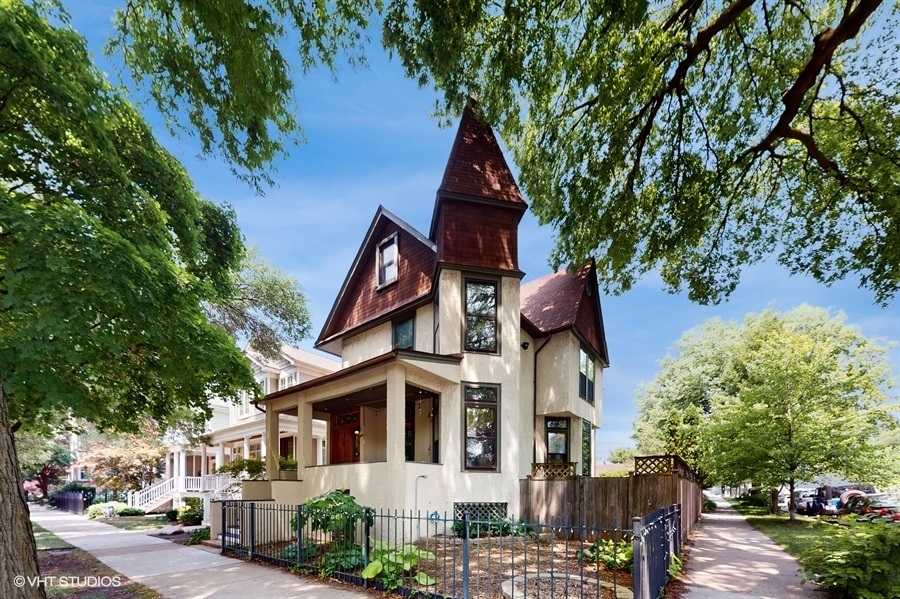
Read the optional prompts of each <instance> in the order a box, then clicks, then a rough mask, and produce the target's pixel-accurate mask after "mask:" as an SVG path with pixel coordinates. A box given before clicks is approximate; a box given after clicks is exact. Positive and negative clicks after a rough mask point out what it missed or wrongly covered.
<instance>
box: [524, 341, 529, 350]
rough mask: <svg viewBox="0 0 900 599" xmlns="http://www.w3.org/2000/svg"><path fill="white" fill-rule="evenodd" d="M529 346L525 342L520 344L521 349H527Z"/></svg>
mask: <svg viewBox="0 0 900 599" xmlns="http://www.w3.org/2000/svg"><path fill="white" fill-rule="evenodd" d="M529 345H531V344H530V343H528V342H527V341H523V342H522V349H528V346H529Z"/></svg>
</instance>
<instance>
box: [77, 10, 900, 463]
mask: <svg viewBox="0 0 900 599" xmlns="http://www.w3.org/2000/svg"><path fill="white" fill-rule="evenodd" d="M122 4H123V3H120V2H88V1H84V0H81V1H74V2H66V3H65V5H66V6H67V8H68V10H69V11H70V12H71V13H72V17H73V26H74V27H75V29H76V30H78V31H79V32H80V33H81V34H82V35H84V36H85V37H86V38H88V41H89V45H90V47H91V49H92V50H93V51H94V54H95V57H96V58H97V60H98V64H99V65H100V67H101V69H102V70H104V71H106V72H108V73H109V74H110V75H112V76H113V77H114V76H115V64H116V63H115V62H112V63H111V62H109V60H107V59H106V58H105V57H103V56H101V55H100V48H101V47H102V44H103V42H104V40H105V38H106V35H107V34H108V32H109V31H110V29H111V25H110V19H111V16H112V13H113V10H114V9H115V8H118V7H120V6H121V5H122ZM114 60H115V59H114ZM369 61H370V67H369V68H368V69H367V70H360V71H352V70H349V69H347V70H345V71H343V72H341V73H339V75H338V81H337V82H336V83H335V82H334V81H333V80H332V78H331V76H330V75H329V74H327V73H324V72H318V73H314V74H313V75H311V76H309V77H306V78H305V79H303V80H302V81H298V89H299V93H298V94H297V104H298V119H299V121H300V122H301V123H302V125H303V126H304V128H305V136H306V142H305V143H304V144H301V145H298V146H296V147H293V148H291V156H290V158H289V159H288V160H286V161H284V162H282V163H280V164H278V165H277V172H275V173H274V178H275V180H276V187H275V188H272V189H269V190H267V191H266V193H265V195H264V196H258V195H256V194H255V192H254V191H253V190H252V189H251V188H250V187H249V186H248V185H246V184H245V183H243V182H241V181H239V180H237V179H235V178H234V177H233V176H232V175H231V173H230V171H229V169H228V167H227V166H226V165H224V164H222V163H221V162H220V161H218V160H216V159H212V158H207V159H198V157H197V154H198V145H197V144H196V143H195V140H192V139H190V138H187V137H184V138H181V139H175V138H172V137H171V136H170V135H168V134H167V133H166V132H165V129H164V127H163V125H162V122H161V120H160V118H159V117H158V116H157V115H156V114H155V112H154V111H153V110H151V109H150V108H149V107H148V106H146V104H145V105H144V106H143V112H144V114H145V116H146V117H147V118H148V121H149V122H150V123H151V124H152V125H153V126H154V128H155V130H156V131H157V134H158V136H159V139H160V140H161V142H162V143H163V144H164V145H165V146H166V147H167V148H168V149H169V150H170V151H171V152H172V153H173V154H174V155H175V156H176V157H177V158H178V159H180V160H181V161H182V163H183V164H184V165H185V167H186V168H187V170H188V172H189V174H190V176H191V178H192V179H193V180H194V182H195V184H196V186H197V188H198V189H199V190H200V192H201V193H202V194H203V195H204V196H205V197H207V198H209V199H211V200H214V201H217V202H227V203H229V204H231V205H233V206H234V207H235V210H236V211H237V215H238V222H239V224H240V226H241V229H242V231H243V233H244V235H245V237H246V239H247V241H248V243H251V244H255V245H258V246H259V247H260V249H261V253H262V256H263V257H264V258H265V259H267V260H268V261H269V262H271V263H272V264H274V265H275V266H277V267H278V268H280V269H282V270H284V271H285V272H287V273H289V274H291V275H293V276H295V277H296V278H297V279H298V281H299V282H300V284H301V286H302V287H303V289H304V291H305V293H306V296H307V298H308V300H309V305H310V308H311V310H312V315H313V331H314V333H313V336H316V335H317V334H318V332H319V331H320V330H321V327H322V325H323V323H324V319H325V317H326V316H327V315H328V312H329V310H330V309H331V306H332V303H333V302H334V299H335V297H336V295H337V293H338V291H339V289H340V286H341V283H342V282H343V279H344V276H345V275H346V273H347V270H348V268H349V267H350V264H351V262H352V260H353V258H354V256H355V255H356V252H357V250H358V248H359V244H360V243H361V242H362V238H363V236H364V234H365V232H366V230H367V228H368V226H369V223H370V222H371V220H372V217H373V216H374V214H375V211H376V210H377V208H378V206H379V204H381V205H384V206H385V207H386V208H387V209H388V210H390V211H391V212H393V213H394V214H396V215H397V216H399V217H400V218H402V219H404V220H405V221H406V222H408V223H409V224H411V225H412V226H414V227H416V228H417V229H418V230H419V231H421V232H423V233H424V234H426V235H427V233H428V230H429V225H430V221H431V214H432V208H433V206H434V198H435V192H436V190H437V187H438V185H439V184H440V181H441V177H442V175H443V171H444V166H445V165H446V161H447V157H448V155H449V152H450V147H451V145H452V143H453V137H454V135H455V123H454V126H453V127H450V128H446V129H442V128H439V127H438V124H437V121H436V120H435V119H434V118H433V117H432V116H431V111H432V110H433V108H434V103H435V100H436V98H437V95H436V94H435V93H434V92H432V91H430V90H427V89H419V88H418V86H417V85H416V84H415V83H414V82H412V81H409V80H407V79H406V78H405V77H404V76H403V72H402V69H401V67H400V65H399V63H397V62H396V61H391V60H390V59H389V58H388V56H387V54H386V53H385V52H384V51H382V50H380V48H378V47H377V46H376V47H374V48H373V51H372V52H371V53H370V56H369ZM132 99H133V100H135V101H141V100H146V99H147V96H146V94H140V93H136V94H133V96H132ZM507 160H509V161H511V158H510V156H509V154H508V153H507ZM511 166H512V168H513V170H514V172H515V169H516V167H515V165H514V164H511ZM623 226H624V224H623ZM552 247H553V231H552V230H551V229H550V228H548V227H539V226H538V225H537V221H536V219H535V218H534V217H533V216H532V215H531V214H530V213H528V214H526V216H525V218H524V219H523V221H522V224H521V226H520V229H519V252H520V255H519V261H520V268H521V269H522V270H524V271H525V273H526V276H525V281H528V280H531V279H534V278H537V277H540V276H542V275H544V274H547V273H548V272H550V267H549V265H548V262H547V258H548V256H549V253H550V250H551V248H552ZM803 303H807V304H811V305H815V306H821V307H826V308H829V309H831V310H833V311H837V310H840V311H843V312H844V313H845V314H846V315H847V322H848V323H850V324H852V325H856V326H858V327H859V328H860V330H861V331H862V332H863V334H865V335H866V336H868V337H875V338H882V339H884V340H885V341H886V342H887V341H890V342H893V343H894V344H895V345H894V347H893V349H892V350H891V363H892V365H893V371H894V375H895V377H896V376H898V375H900V345H898V341H900V301H898V300H895V301H894V302H892V304H891V305H890V306H888V307H887V308H881V307H879V306H876V305H874V304H873V302H872V299H871V294H870V293H869V292H866V291H862V290H859V289H858V288H857V286H856V284H855V282H853V281H845V282H840V283H838V284H836V285H833V286H831V287H825V286H823V285H821V284H818V283H816V282H814V281H812V280H811V279H809V278H807V277H799V276H793V277H792V276H789V275H788V273H787V271H785V270H784V269H783V268H781V267H780V266H778V265H775V264H774V263H767V264H762V265H758V266H754V267H752V268H748V269H746V270H745V271H744V273H743V276H742V279H741V285H740V286H739V287H738V289H737V291H736V292H735V293H734V294H733V295H732V297H731V299H730V300H729V301H728V302H727V303H723V304H721V305H718V306H699V305H696V304H693V303H691V302H690V301H688V299H687V297H686V296H685V295H683V294H682V295H670V294H668V293H666V292H665V291H663V289H662V284H661V282H660V280H659V278H658V277H655V276H650V277H647V278H645V279H644V280H642V281H640V282H638V284H637V285H635V287H634V288H633V289H632V290H631V291H629V292H628V293H626V294H624V295H621V296H617V297H616V296H608V295H606V296H603V297H602V298H601V304H602V308H603V316H604V321H605V325H606V336H607V344H608V347H609V355H610V362H611V365H610V367H609V368H608V369H606V371H605V372H604V375H603V376H604V385H603V423H602V428H601V430H600V432H599V433H598V435H597V448H598V456H599V457H600V458H601V459H603V458H605V457H606V456H607V454H608V451H609V450H610V449H612V448H615V447H620V446H625V445H631V444H632V442H631V440H630V438H629V437H630V434H631V430H632V426H631V423H632V420H633V419H634V416H635V391H636V389H637V387H638V386H639V385H640V384H641V383H642V382H649V381H650V380H652V379H653V378H654V376H655V375H656V373H657V372H658V365H659V362H660V360H662V358H664V357H665V356H666V353H667V351H668V350H669V348H670V347H671V346H672V345H673V344H674V343H675V341H676V340H677V339H678V338H679V337H680V336H681V335H682V334H683V333H684V332H685V331H687V330H688V329H691V328H692V327H695V326H697V325H699V324H701V323H702V322H704V321H705V320H707V319H710V318H714V317H719V318H722V319H724V320H736V321H740V320H742V319H743V318H744V316H745V315H746V314H747V313H749V312H760V311H762V310H765V309H773V310H779V311H786V310H790V309H792V308H795V307H796V306H798V305H800V304H803ZM312 341H313V340H312V339H310V340H309V341H308V342H307V343H306V344H304V345H303V347H305V348H307V349H310V348H311V347H312Z"/></svg>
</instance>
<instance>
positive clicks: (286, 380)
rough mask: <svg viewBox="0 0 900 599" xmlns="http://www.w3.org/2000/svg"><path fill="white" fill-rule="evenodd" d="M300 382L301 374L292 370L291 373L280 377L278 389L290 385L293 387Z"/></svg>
mask: <svg viewBox="0 0 900 599" xmlns="http://www.w3.org/2000/svg"><path fill="white" fill-rule="evenodd" d="M299 382H300V375H299V374H297V373H296V372H292V373H290V374H283V375H281V377H280V378H279V379H278V390H279V391H281V390H282V389H287V388H288V387H293V386H294V385H296V384H297V383H299Z"/></svg>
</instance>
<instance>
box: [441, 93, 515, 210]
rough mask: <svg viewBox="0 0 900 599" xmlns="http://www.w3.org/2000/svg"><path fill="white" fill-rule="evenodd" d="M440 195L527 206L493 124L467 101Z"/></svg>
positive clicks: (471, 102)
mask: <svg viewBox="0 0 900 599" xmlns="http://www.w3.org/2000/svg"><path fill="white" fill-rule="evenodd" d="M438 195H439V196H440V195H452V196H466V197H473V198H481V199H486V200H497V201H501V202H511V203H513V204H522V205H523V206H524V205H525V200H524V199H523V198H522V194H521V193H520V192H519V186H518V185H516V180H515V178H514V177H513V174H512V171H510V170H509V165H508V164H507V163H506V159H505V158H504V157H503V152H501V151H500V145H499V144H498V143H497V138H496V137H494V132H493V131H492V130H491V127H490V126H489V125H488V124H487V123H484V122H482V121H480V120H479V119H478V116H477V115H476V113H475V101H474V100H470V101H469V103H468V104H466V107H465V109H464V110H463V113H462V118H461V119H460V121H459V128H458V129H457V130H456V139H455V140H454V142H453V149H452V150H450V157H449V158H448V159H447V167H446V168H445V169H444V178H443V180H442V181H441V186H440V187H439V188H438Z"/></svg>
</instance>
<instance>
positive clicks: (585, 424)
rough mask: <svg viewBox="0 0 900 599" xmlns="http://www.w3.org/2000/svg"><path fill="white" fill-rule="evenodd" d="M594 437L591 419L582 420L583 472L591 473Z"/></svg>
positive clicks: (584, 473) (585, 473)
mask: <svg viewBox="0 0 900 599" xmlns="http://www.w3.org/2000/svg"><path fill="white" fill-rule="evenodd" d="M593 438H594V430H593V428H592V425H591V421H590V420H584V419H582V421H581V474H582V476H590V475H591V460H592V459H593V458H592V457H591V446H592V445H593V443H592V441H593Z"/></svg>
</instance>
